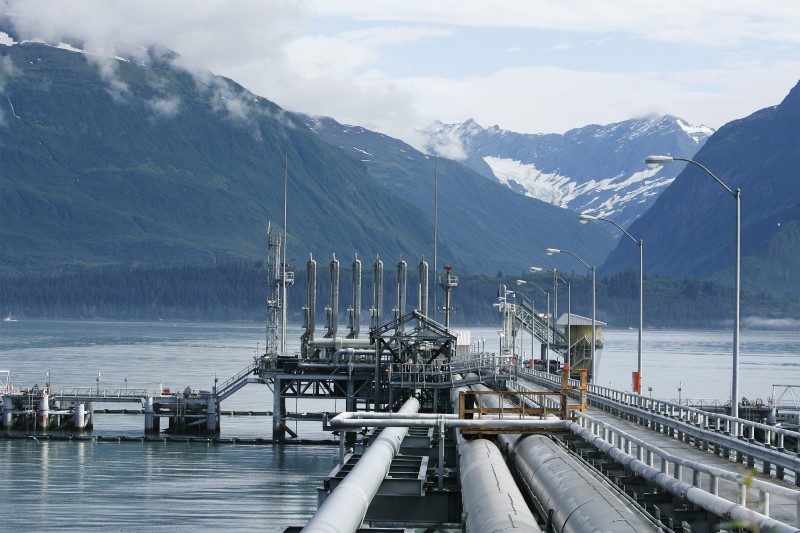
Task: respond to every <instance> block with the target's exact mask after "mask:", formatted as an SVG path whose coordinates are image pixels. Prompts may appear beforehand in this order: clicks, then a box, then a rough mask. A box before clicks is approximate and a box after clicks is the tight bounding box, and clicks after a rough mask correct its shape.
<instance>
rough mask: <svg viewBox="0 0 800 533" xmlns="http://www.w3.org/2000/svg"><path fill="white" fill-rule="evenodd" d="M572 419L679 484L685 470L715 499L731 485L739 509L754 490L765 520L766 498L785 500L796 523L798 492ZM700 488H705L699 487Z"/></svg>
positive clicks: (606, 426)
mask: <svg viewBox="0 0 800 533" xmlns="http://www.w3.org/2000/svg"><path fill="white" fill-rule="evenodd" d="M576 417H577V421H576V422H577V423H578V424H579V425H580V426H581V427H583V428H584V429H588V430H589V431H590V432H591V433H592V434H594V435H595V436H597V437H599V438H601V439H603V440H604V441H606V442H608V443H610V444H611V445H612V446H613V447H615V448H617V449H619V450H621V451H622V452H624V453H625V454H626V455H629V456H632V447H633V446H636V459H637V460H639V461H642V462H644V463H645V464H646V465H647V466H649V467H651V468H652V467H654V465H655V462H656V458H657V459H658V463H659V468H660V470H661V473H662V474H667V475H669V476H671V477H673V478H675V479H678V480H680V479H681V477H682V475H683V471H684V469H687V470H688V471H689V472H691V478H692V485H693V486H695V487H697V488H700V489H702V490H705V491H707V492H709V493H711V494H714V495H715V496H719V484H720V481H722V482H726V483H731V484H733V485H735V493H736V494H737V501H736V502H734V503H737V504H739V505H742V506H746V505H747V489H748V488H752V489H755V490H756V491H757V492H758V510H759V512H760V513H761V514H763V515H765V516H769V506H770V495H773V496H780V497H783V498H788V499H790V500H792V501H794V502H795V524H797V523H798V520H800V490H795V489H791V488H788V487H785V486H781V485H776V484H774V483H769V482H767V481H763V480H760V479H757V478H755V477H753V476H751V475H748V474H740V473H736V472H730V471H728V470H723V469H721V468H717V467H714V466H709V465H706V464H703V463H699V462H697V461H691V460H689V459H685V458H683V457H678V456H676V455H672V454H670V453H669V452H666V451H664V450H662V449H660V448H658V447H656V446H653V445H652V444H649V443H647V442H645V441H643V440H641V439H639V438H637V437H634V436H633V435H630V434H628V433H626V432H624V431H623V430H621V429H619V428H616V427H614V426H612V425H610V424H607V423H605V422H603V421H600V420H597V419H595V418H593V417H591V416H589V415H587V414H583V413H576ZM704 478H705V483H704ZM703 484H705V485H706V487H707V488H706V487H703V486H702V485H703Z"/></svg>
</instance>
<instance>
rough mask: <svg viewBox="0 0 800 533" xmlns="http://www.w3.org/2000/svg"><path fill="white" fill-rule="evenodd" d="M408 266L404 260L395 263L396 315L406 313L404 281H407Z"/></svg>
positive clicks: (398, 316)
mask: <svg viewBox="0 0 800 533" xmlns="http://www.w3.org/2000/svg"><path fill="white" fill-rule="evenodd" d="M407 272H408V267H407V265H406V262H405V261H404V260H402V259H401V260H400V261H399V262H398V263H397V316H396V317H395V318H400V317H401V316H403V315H405V314H406V282H407V281H408V275H407Z"/></svg>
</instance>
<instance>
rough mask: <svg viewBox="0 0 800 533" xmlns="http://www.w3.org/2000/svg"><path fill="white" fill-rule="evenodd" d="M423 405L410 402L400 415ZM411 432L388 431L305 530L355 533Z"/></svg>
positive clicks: (311, 531) (400, 410) (307, 524)
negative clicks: (407, 435) (402, 444)
mask: <svg viewBox="0 0 800 533" xmlns="http://www.w3.org/2000/svg"><path fill="white" fill-rule="evenodd" d="M419 409H420V402H419V400H417V399H416V398H411V399H409V400H408V401H406V403H404V404H403V406H402V407H401V408H400V409H399V411H398V412H399V413H416V412H418V411H419ZM407 433H408V428H402V427H395V428H387V429H385V430H383V431H382V432H381V434H380V435H379V436H378V438H376V439H375V441H374V442H373V443H372V444H370V445H369V446H368V447H367V449H366V450H365V451H364V454H363V455H362V456H361V458H360V459H359V460H358V462H357V463H356V464H355V466H353V469H352V470H351V471H350V473H348V474H347V476H345V478H344V479H343V480H342V481H341V482H340V483H339V485H338V486H337V487H336V488H335V489H334V490H333V491H332V492H331V493H330V494H329V495H328V497H327V498H326V499H325V501H324V502H322V505H320V506H319V509H317V512H316V513H314V516H312V517H311V520H309V521H308V523H306V525H305V527H304V528H303V531H304V532H307V533H314V532H318V533H333V532H336V533H339V532H348V533H352V532H354V531H356V530H357V529H358V528H359V527H360V526H361V522H362V521H363V520H364V516H366V514H367V510H368V509H369V504H370V502H372V499H373V498H374V497H375V494H376V493H377V492H378V489H379V488H380V486H381V483H382V482H383V479H384V478H385V477H386V474H388V472H389V468H390V467H391V465H392V459H394V456H395V455H397V452H398V451H399V450H400V443H402V442H403V439H404V438H405V436H406V434H407Z"/></svg>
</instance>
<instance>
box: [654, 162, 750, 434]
mask: <svg viewBox="0 0 800 533" xmlns="http://www.w3.org/2000/svg"><path fill="white" fill-rule="evenodd" d="M673 161H685V162H686V163H691V164H693V165H695V166H698V167H700V168H701V169H702V170H703V171H705V173H706V174H708V175H709V176H711V177H712V178H714V181H716V182H717V183H719V184H720V185H721V186H722V188H724V189H725V190H726V191H728V193H730V195H731V196H733V199H734V200H735V201H736V289H735V297H734V299H735V300H736V301H735V304H734V315H733V376H732V378H731V381H732V382H731V416H732V417H734V418H738V417H739V399H738V398H739V301H740V296H741V284H742V268H741V261H742V190H741V189H739V188H736V189H735V190H734V189H731V188H730V187H728V186H727V185H725V183H723V181H722V180H721V179H719V178H718V177H717V176H715V175H714V173H713V172H711V171H710V170H708V169H707V168H706V167H705V166H704V165H702V164H701V163H698V162H697V161H695V160H693V159H685V158H683V157H671V156H666V155H651V156H649V157H647V158H645V160H644V162H645V163H646V164H647V166H648V167H657V166H660V165H664V164H666V163H672V162H673ZM735 432H736V435H737V436H738V428H735Z"/></svg>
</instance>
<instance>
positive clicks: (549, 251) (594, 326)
mask: <svg viewBox="0 0 800 533" xmlns="http://www.w3.org/2000/svg"><path fill="white" fill-rule="evenodd" d="M545 253H546V254H547V255H554V254H561V253H564V254H569V255H571V256H572V257H574V258H575V259H577V260H578V261H580V262H581V263H583V264H584V265H585V266H586V268H588V269H589V270H591V271H592V345H591V347H590V349H591V352H590V353H591V356H592V379H591V380H590V381H591V383H594V378H595V368H594V366H595V356H594V347H595V344H596V343H597V319H596V311H597V306H596V300H597V284H596V278H597V276H596V269H595V267H593V266H592V265H590V264H589V263H587V262H586V261H584V260H583V259H581V258H580V256H579V255H577V254H575V253H573V252H570V251H569V250H559V249H558V248H547V249H546V250H545Z"/></svg>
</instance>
